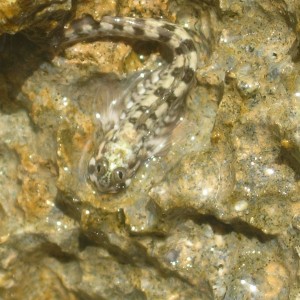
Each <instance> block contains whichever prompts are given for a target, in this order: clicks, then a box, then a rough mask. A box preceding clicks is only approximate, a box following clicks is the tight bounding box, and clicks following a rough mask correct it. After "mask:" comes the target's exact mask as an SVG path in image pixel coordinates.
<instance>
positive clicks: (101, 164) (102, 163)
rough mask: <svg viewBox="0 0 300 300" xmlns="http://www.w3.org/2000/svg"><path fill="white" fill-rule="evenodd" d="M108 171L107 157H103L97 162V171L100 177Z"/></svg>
mask: <svg viewBox="0 0 300 300" xmlns="http://www.w3.org/2000/svg"><path fill="white" fill-rule="evenodd" d="M107 170H108V160H107V159H106V158H105V157H101V158H100V159H98V160H97V161H96V164H95V171H96V173H97V175H98V176H102V175H104V174H105V173H106V172H107Z"/></svg>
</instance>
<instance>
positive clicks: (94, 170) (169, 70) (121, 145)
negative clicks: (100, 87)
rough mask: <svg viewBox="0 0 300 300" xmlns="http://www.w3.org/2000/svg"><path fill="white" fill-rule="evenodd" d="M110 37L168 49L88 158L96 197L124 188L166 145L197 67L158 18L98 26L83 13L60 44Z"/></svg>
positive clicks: (176, 32)
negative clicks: (168, 53) (167, 55)
mask: <svg viewBox="0 0 300 300" xmlns="http://www.w3.org/2000/svg"><path fill="white" fill-rule="evenodd" d="M115 36H116V37H125V38H131V39H139V40H152V41H157V42H159V43H161V44H163V45H165V46H166V47H168V48H169V49H170V50H171V53H172V59H171V62H170V63H165V64H162V65H160V66H159V67H158V68H157V69H155V70H153V71H151V72H150V71H149V72H145V73H142V74H141V75H140V76H139V77H138V79H136V80H135V82H134V85H133V86H132V87H131V88H130V91H129V92H128V93H127V94H126V95H125V96H124V99H123V100H122V101H124V109H123V111H122V112H121V114H120V117H119V120H118V122H116V123H115V124H114V126H112V127H111V128H110V129H109V130H107V132H106V134H105V137H104V138H103V140H102V141H101V143H100V145H99V147H98V149H97V151H96V154H95V155H94V156H93V157H92V158H91V159H90V160H89V164H88V178H89V180H90V181H91V182H92V183H93V184H94V185H95V187H96V188H97V190H98V191H99V192H101V193H116V192H118V191H120V190H122V189H124V188H126V187H127V186H128V185H129V184H130V182H131V179H132V176H133V175H134V174H135V173H136V171H137V169H138V168H139V166H140V165H141V163H142V162H143V161H145V160H146V159H147V158H149V157H151V156H153V155H156V154H158V153H159V152H160V151H161V147H159V145H161V144H165V143H166V142H167V140H168V136H170V131H172V129H173V128H174V127H175V124H176V122H177V121H178V119H179V117H180V115H181V111H182V109H183V105H184V100H185V97H186V95H187V93H188V91H189V89H190V87H191V84H192V82H193V81H194V74H195V71H196V68H197V51H196V47H195V44H194V42H193V40H192V38H191V37H190V35H189V34H188V32H187V31H186V30H185V29H184V28H181V27H179V26H177V25H175V24H172V23H168V22H165V21H163V20H155V19H138V18H129V17H112V16H105V17H103V18H102V20H101V21H100V22H98V21H95V20H94V19H93V18H92V16H90V15H85V16H84V17H83V18H81V19H78V20H75V21H73V22H72V23H71V25H70V26H69V27H68V28H67V29H65V31H64V36H63V37H62V40H61V46H62V47H66V46H68V45H70V44H74V43H77V42H80V41H86V40H88V39H95V38H100V37H115Z"/></svg>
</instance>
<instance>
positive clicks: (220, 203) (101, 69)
mask: <svg viewBox="0 0 300 300" xmlns="http://www.w3.org/2000/svg"><path fill="white" fill-rule="evenodd" d="M2 2H3V1H2ZM70 12H72V13H73V15H74V16H73V18H77V17H80V16H81V15H82V14H84V13H89V14H92V15H93V16H94V17H95V18H96V19H101V17H102V16H103V15H124V16H133V17H141V16H142V17H162V16H163V17H164V18H166V19H169V20H170V21H173V22H177V23H178V24H181V25H182V26H185V27H186V28H188V29H190V30H193V31H194V33H192V34H193V38H194V39H195V41H196V42H197V48H198V52H199V60H200V63H199V69H198V71H197V76H196V79H197V82H196V83H195V87H194V89H193V90H192V91H191V92H190V94H189V96H188V98H187V101H186V107H185V111H184V112H183V114H182V122H181V123H180V125H179V126H177V128H176V129H175V130H174V132H173V133H172V140H171V141H172V142H171V143H170V144H171V145H170V147H169V149H168V151H166V153H164V155H161V156H158V157H152V158H150V159H148V160H147V161H146V162H145V163H144V164H143V165H142V166H141V167H140V169H139V171H138V172H137V174H136V176H135V177H134V178H133V179H132V183H131V185H130V186H129V188H128V189H127V190H125V191H123V192H121V193H119V194H107V195H101V194H99V193H98V192H97V191H96V190H95V189H94V187H93V186H92V185H91V184H90V182H89V181H88V180H87V162H88V160H89V158H90V156H91V155H92V154H93V153H94V152H95V151H97V147H98V145H99V143H100V142H101V140H102V138H103V128H102V125H101V122H100V121H99V118H100V117H99V116H101V112H102V110H103V107H104V106H105V103H107V101H111V100H112V99H113V98H114V97H120V95H122V93H124V90H126V89H128V88H130V86H131V85H132V84H134V82H135V81H134V80H135V78H136V77H135V75H134V74H135V73H134V72H135V71H137V70H143V69H153V68H155V67H156V66H157V65H158V64H159V63H161V61H162V57H164V53H163V51H164V50H161V51H162V57H160V55H159V51H158V50H160V49H158V48H157V46H156V45H153V44H151V43H150V44H148V43H144V42H143V43H141V42H139V43H136V42H135V41H127V40H123V39H104V40H101V39H100V40H99V41H93V42H90V43H78V44H76V45H73V46H72V47H70V48H68V49H65V51H64V52H58V51H57V49H53V47H51V42H50V43H48V44H47V45H48V46H46V43H45V38H46V40H47V41H48V42H49V39H48V38H49V37H50V36H52V35H54V38H55V37H58V36H55V34H58V35H59V33H58V32H57V33H55V32H56V31H55V30H54V29H57V28H58V27H60V26H62V25H63V24H64V23H65V22H67V19H68V18H71V14H70ZM0 20H1V21H0V22H1V24H2V25H1V33H6V34H7V33H9V34H12V33H17V32H20V31H22V34H21V35H18V34H17V35H16V36H13V37H11V36H9V35H5V36H2V38H1V42H0V67H1V68H0V72H1V73H0V189H1V193H0V217H1V220H0V224H1V226H0V243H1V249H0V298H3V299H21V298H22V299H33V298H41V297H43V296H44V295H47V297H48V298H49V299H99V298H101V299H112V298H113V299H170V298H174V299H187V298H188V299H239V298H243V299H248V298H249V299H250V298H251V299H287V298H289V297H290V298H291V299H297V297H299V287H298V286H297V282H298V280H299V269H298V268H299V267H298V265H299V252H300V251H299V243H300V235H299V228H300V225H299V216H300V205H299V203H300V202H299V200H300V198H299V195H300V184H299V178H300V135H299V132H300V131H299V122H300V121H299V120H300V102H299V97H300V96H299V95H300V91H299V83H300V80H299V75H298V74H299V47H298V40H299V26H298V23H299V5H298V4H297V3H296V2H294V1H285V2H282V3H281V2H276V3H274V1H264V2H263V3H261V2H255V1H244V2H240V1H235V0H231V1H227V0H222V1H219V2H218V1H202V2H201V1H200V2H199V3H197V2H194V1H170V2H169V3H167V2H166V1H144V2H143V4H141V2H140V1H118V2H116V1H110V2H109V3H108V2H107V1H97V2H95V1H85V2H84V3H83V2H81V1H78V4H77V6H76V7H73V6H72V3H71V1H34V2H32V1H14V2H11V1H4V2H3V3H2V4H0ZM41 32H43V34H41ZM58 38H59V37H58ZM32 41H34V42H32ZM24 273H26V274H28V276H24Z"/></svg>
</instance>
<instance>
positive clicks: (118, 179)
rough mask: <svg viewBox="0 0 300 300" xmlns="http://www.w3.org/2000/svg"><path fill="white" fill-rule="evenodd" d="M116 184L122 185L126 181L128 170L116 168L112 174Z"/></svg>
mask: <svg viewBox="0 0 300 300" xmlns="http://www.w3.org/2000/svg"><path fill="white" fill-rule="evenodd" d="M112 176H113V177H112V178H113V181H114V182H115V183H122V182H124V181H125V180H126V169H125V168H116V169H115V170H114V172H113V174H112Z"/></svg>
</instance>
